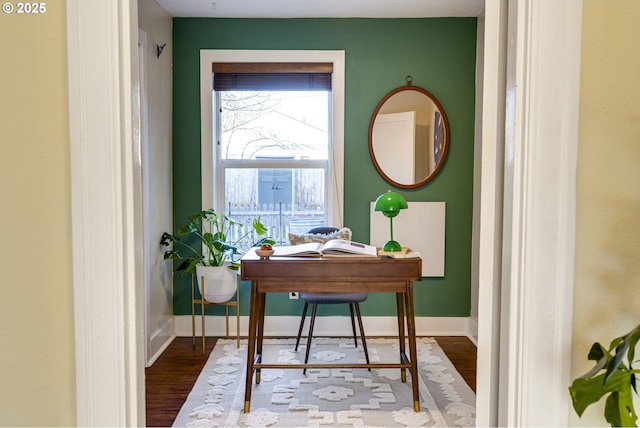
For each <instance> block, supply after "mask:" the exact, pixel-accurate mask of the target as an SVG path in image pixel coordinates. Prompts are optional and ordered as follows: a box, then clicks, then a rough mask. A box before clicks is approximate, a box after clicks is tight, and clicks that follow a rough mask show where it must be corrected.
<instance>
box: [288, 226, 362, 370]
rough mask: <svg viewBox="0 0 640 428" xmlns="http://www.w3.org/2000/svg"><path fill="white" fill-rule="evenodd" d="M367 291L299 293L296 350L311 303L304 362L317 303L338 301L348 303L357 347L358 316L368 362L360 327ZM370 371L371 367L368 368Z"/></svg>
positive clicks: (327, 230)
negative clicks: (300, 300)
mask: <svg viewBox="0 0 640 428" xmlns="http://www.w3.org/2000/svg"><path fill="white" fill-rule="evenodd" d="M337 230H338V229H336V228H334V227H316V228H314V229H311V230H310V231H309V232H308V233H314V234H322V235H328V234H330V233H333V232H336V231H337ZM367 296H368V293H366V292H360V293H300V298H301V299H302V300H304V308H303V309H302V318H301V319H300V327H299V328H298V337H297V339H296V348H295V350H296V351H298V345H299V344H300V337H301V336H302V329H303V327H304V321H305V319H306V317H307V309H308V308H309V305H311V308H312V309H311V322H310V324H309V334H308V336H307V350H306V353H305V356H304V362H305V363H307V361H309V351H310V350H311V338H312V337H313V326H314V324H315V320H316V312H317V310H318V305H323V304H325V305H333V304H338V303H343V304H344V303H346V304H349V312H350V313H351V329H352V330H353V341H354V344H355V346H356V348H357V347H358V339H357V334H356V323H355V317H354V312H355V316H356V317H357V318H358V327H359V329H360V338H361V340H362V348H363V349H364V356H365V359H366V361H367V364H369V352H368V351H367V340H366V338H365V335H364V329H363V327H362V317H361V315H360V305H359V303H360V302H364V301H365V300H367ZM369 371H371V368H369ZM306 372H307V369H304V370H303V374H306Z"/></svg>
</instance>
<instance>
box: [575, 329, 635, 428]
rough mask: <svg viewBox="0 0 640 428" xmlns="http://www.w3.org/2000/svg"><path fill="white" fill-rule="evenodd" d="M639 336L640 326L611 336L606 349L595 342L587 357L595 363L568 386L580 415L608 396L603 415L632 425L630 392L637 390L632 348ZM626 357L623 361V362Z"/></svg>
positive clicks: (620, 424)
mask: <svg viewBox="0 0 640 428" xmlns="http://www.w3.org/2000/svg"><path fill="white" fill-rule="evenodd" d="M639 339H640V325H638V326H636V327H635V328H634V329H633V330H631V331H630V332H629V333H627V334H625V335H624V336H621V337H617V338H615V339H613V341H612V342H611V344H610V345H609V349H606V348H605V347H604V346H602V345H601V344H600V343H598V342H596V343H594V344H593V346H592V347H591V350H590V351H589V355H588V356H587V358H588V359H589V360H591V361H596V364H595V366H594V367H593V368H592V369H591V370H589V371H588V372H587V373H585V374H584V375H582V376H580V377H579V378H577V379H574V381H573V383H572V384H571V386H570V387H569V392H570V393H571V400H572V403H573V409H574V410H575V411H576V413H577V414H578V416H582V414H583V413H584V411H585V410H586V408H587V407H589V406H590V405H591V404H593V403H596V402H598V401H599V400H600V399H601V398H602V397H603V396H605V395H607V394H608V395H609V396H608V397H607V400H606V402H605V407H604V417H605V419H606V421H607V422H608V423H609V424H610V425H611V426H617V427H635V426H637V425H636V419H637V416H636V412H635V409H634V406H633V394H632V391H631V389H632V388H633V391H635V392H636V394H637V393H638V390H637V385H636V374H637V373H640V370H638V369H634V368H633V367H632V364H633V363H635V362H636V361H634V358H635V349H636V345H637V344H638V340H639ZM625 355H626V358H627V362H626V364H625V363H624V362H623V360H624V358H625Z"/></svg>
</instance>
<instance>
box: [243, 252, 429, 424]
mask: <svg viewBox="0 0 640 428" xmlns="http://www.w3.org/2000/svg"><path fill="white" fill-rule="evenodd" d="M241 264H242V266H241V278H242V279H245V280H250V281H251V303H250V312H249V343H248V345H247V378H246V387H245V393H244V412H245V413H248V412H249V410H250V407H251V386H252V382H253V374H254V371H255V374H256V383H260V370H261V369H263V368H298V369H299V368H304V367H306V368H381V367H385V368H398V369H400V370H401V378H402V381H403V382H406V372H405V369H410V370H411V383H412V386H413V408H414V410H415V411H416V412H418V411H420V399H419V394H418V363H417V358H416V331H415V321H414V312H413V281H415V280H419V279H420V278H421V272H422V260H421V259H420V258H412V259H390V258H377V257H375V258H374V257H325V258H306V257H290V258H289V257H288V258H284V257H271V258H270V259H260V258H259V257H258V256H257V255H256V254H255V252H254V251H253V250H252V251H250V252H249V253H247V254H246V255H245V256H244V257H243V258H242V260H241ZM290 291H297V292H316V293H317V292H341V293H343V292H362V291H366V292H369V293H372V292H395V293H396V305H397V309H398V340H399V345H400V356H399V357H400V362H399V363H395V364H394V363H375V364H355V363H354V364H312V363H308V364H276V363H263V362H262V339H263V333H264V308H265V300H266V299H265V296H266V293H270V292H290ZM405 318H406V321H407V337H408V339H409V356H410V358H408V357H407V355H406V353H405V331H404V321H405Z"/></svg>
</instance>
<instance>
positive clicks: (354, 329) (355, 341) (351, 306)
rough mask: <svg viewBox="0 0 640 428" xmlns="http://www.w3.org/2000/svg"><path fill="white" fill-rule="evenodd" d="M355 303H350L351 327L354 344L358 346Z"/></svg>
mask: <svg viewBox="0 0 640 428" xmlns="http://www.w3.org/2000/svg"><path fill="white" fill-rule="evenodd" d="M353 305H354V304H353V303H349V312H350V313H351V329H352V330H353V345H354V346H355V347H356V348H357V347H358V336H357V335H356V321H355V317H354V316H353Z"/></svg>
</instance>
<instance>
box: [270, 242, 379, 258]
mask: <svg viewBox="0 0 640 428" xmlns="http://www.w3.org/2000/svg"><path fill="white" fill-rule="evenodd" d="M273 250H274V253H273V256H272V257H323V256H324V257H341V256H359V257H378V249H377V248H376V247H374V246H373V245H367V244H361V243H360V242H354V241H347V240H344V239H332V240H330V241H327V242H325V243H324V244H323V243H321V242H306V243H304V244H298V245H283V246H275V247H273Z"/></svg>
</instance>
